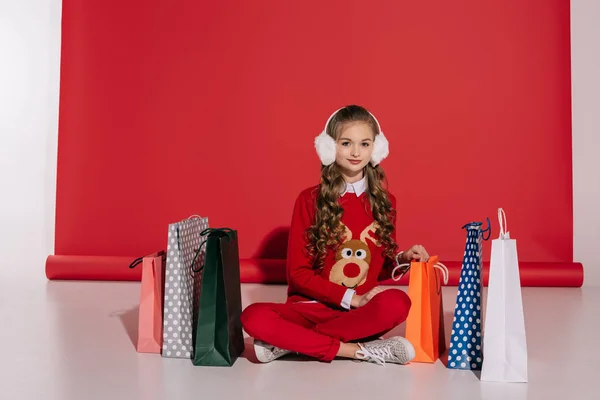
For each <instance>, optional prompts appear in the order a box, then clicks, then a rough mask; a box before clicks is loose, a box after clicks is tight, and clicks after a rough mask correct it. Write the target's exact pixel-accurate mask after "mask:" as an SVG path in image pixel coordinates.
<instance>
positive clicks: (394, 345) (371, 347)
mask: <svg viewBox="0 0 600 400" xmlns="http://www.w3.org/2000/svg"><path fill="white" fill-rule="evenodd" d="M358 347H360V350H357V351H356V358H358V359H359V360H364V361H369V362H373V363H375V364H378V365H384V364H385V363H386V362H389V363H395V364H408V363H409V362H411V361H412V360H414V358H415V356H416V355H417V354H416V351H415V348H414V347H413V345H412V344H411V343H410V342H409V341H408V340H406V339H405V338H403V337H401V336H394V337H391V338H389V339H383V340H374V341H372V342H368V343H364V344H362V343H358Z"/></svg>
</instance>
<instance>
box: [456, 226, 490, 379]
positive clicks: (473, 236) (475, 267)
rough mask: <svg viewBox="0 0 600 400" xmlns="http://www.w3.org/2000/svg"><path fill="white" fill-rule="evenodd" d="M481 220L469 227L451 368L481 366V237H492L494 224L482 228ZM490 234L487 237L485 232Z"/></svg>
mask: <svg viewBox="0 0 600 400" xmlns="http://www.w3.org/2000/svg"><path fill="white" fill-rule="evenodd" d="M481 225H482V223H481V222H471V223H469V224H467V225H465V226H463V229H466V230H467V243H466V246H465V253H464V257H463V262H462V268H461V272H460V280H459V282H458V293H457V295H456V306H455V308H454V318H453V320H452V333H451V335H450V349H449V351H448V364H447V365H446V367H448V368H450V369H466V370H476V371H478V370H481V363H482V362H483V355H482V350H481V340H482V338H481V288H482V282H481V278H482V276H481V259H482V246H481V240H482V238H483V239H484V240H488V239H489V237H490V232H491V228H490V224H489V219H488V228H487V229H485V230H481ZM485 232H488V235H487V236H486V237H484V233H485Z"/></svg>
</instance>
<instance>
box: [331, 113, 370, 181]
mask: <svg viewBox="0 0 600 400" xmlns="http://www.w3.org/2000/svg"><path fill="white" fill-rule="evenodd" d="M374 139H375V134H374V133H373V131H372V130H371V127H370V126H369V125H368V124H367V123H365V122H352V123H348V124H345V125H344V126H343V127H342V131H341V132H340V135H339V137H338V139H337V141H336V156H335V162H336V163H337V164H338V165H339V166H340V167H341V169H342V173H343V174H344V177H345V178H346V180H350V182H351V183H353V182H355V181H358V180H360V179H362V174H363V168H364V167H365V166H366V165H367V163H368V162H369V161H371V154H372V153H373V141H374Z"/></svg>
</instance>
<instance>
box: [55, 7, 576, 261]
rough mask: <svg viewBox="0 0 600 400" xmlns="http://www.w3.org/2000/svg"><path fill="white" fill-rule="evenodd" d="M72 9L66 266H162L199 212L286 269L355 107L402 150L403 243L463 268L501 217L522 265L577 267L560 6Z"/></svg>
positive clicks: (67, 25) (64, 192)
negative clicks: (336, 139) (323, 168)
mask: <svg viewBox="0 0 600 400" xmlns="http://www.w3.org/2000/svg"><path fill="white" fill-rule="evenodd" d="M63 7H64V13H63V38H62V40H63V48H62V69H61V95H60V127H59V155H58V192H57V219H56V254H64V255H111V256H137V255H143V254H147V253H151V252H154V251H156V249H159V248H164V247H165V246H166V233H167V224H168V223H169V222H174V221H176V220H180V219H183V218H186V217H188V216H189V215H191V214H200V215H202V216H208V217H209V219H210V224H211V226H213V227H217V226H229V227H232V228H235V229H237V230H239V234H240V243H239V244H240V256H241V257H242V258H248V257H263V258H283V257H285V241H286V237H285V232H286V230H287V226H288V225H289V221H290V217H291V212H292V206H293V202H294V199H295V197H296V195H297V194H298V193H299V192H300V191H301V190H302V189H303V188H305V187H307V186H309V185H313V184H316V183H317V182H318V179H319V162H318V158H317V156H316V154H315V152H314V147H313V139H314V137H315V136H316V135H317V134H318V133H319V132H320V131H321V130H322V128H323V124H324V123H325V120H326V118H327V117H328V116H329V114H330V113H331V112H332V111H333V110H335V109H336V108H338V107H340V106H342V105H345V104H348V103H356V104H361V105H364V106H366V107H367V108H369V109H370V110H371V111H372V112H373V113H374V114H375V115H376V116H377V118H378V119H379V120H380V122H381V124H382V127H383V130H384V131H385V132H386V135H387V136H388V138H389V140H390V142H391V155H390V158H389V159H387V160H386V161H384V163H383V164H382V166H383V167H384V168H385V169H386V171H387V173H388V175H389V180H390V190H391V191H392V192H393V193H395V194H396V195H397V197H398V200H399V208H400V209H399V213H400V217H399V230H400V231H399V235H398V239H399V240H400V244H401V246H403V247H405V246H408V245H410V244H413V243H423V244H424V245H425V246H426V247H427V248H428V250H429V252H430V253H432V254H439V255H440V257H441V259H442V260H460V259H461V258H462V254H463V248H464V241H465V232H464V231H463V230H461V227H462V226H463V225H464V224H465V223H467V222H469V221H471V220H479V221H483V220H485V217H488V216H489V217H490V218H491V219H492V221H493V228H494V232H493V235H494V236H497V234H498V230H497V222H496V210H497V207H503V208H504V209H505V210H506V212H507V215H508V221H509V222H508V223H509V228H510V231H511V234H512V236H513V237H515V238H517V239H518V241H519V242H518V245H519V258H520V260H521V261H542V262H545V261H547V262H570V261H572V237H573V228H572V215H573V214H572V200H571V190H572V182H571V131H570V129H571V128H570V127H571V122H570V61H569V2H568V1H566V0H553V1H550V0H537V1H527V2H523V1H519V0H505V1H502V2H481V1H476V0H463V1H454V2H448V1H443V0H438V1H433V0H429V1H415V2H412V1H396V0H386V1H369V2H364V1H337V0H336V1H313V0H305V1H302V2H288V1H277V0H270V1H267V0H263V1H253V2H249V1H233V0H221V1H197V0H171V1H166V0H160V1H159V0H144V1H142V0H129V1H127V2H123V1H116V0H86V1H84V0H63ZM269 192H271V193H269ZM484 256H485V257H484V258H485V259H486V260H487V259H489V243H486V251H485V253H484Z"/></svg>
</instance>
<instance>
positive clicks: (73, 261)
mask: <svg viewBox="0 0 600 400" xmlns="http://www.w3.org/2000/svg"><path fill="white" fill-rule="evenodd" d="M136 258H137V257H108V256H48V258H47V259H46V277H47V278H48V279H50V280H90V281H140V280H141V279H142V265H141V264H140V265H138V266H136V267H134V268H129V265H130V264H131V263H132V262H133V260H135V259H136Z"/></svg>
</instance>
